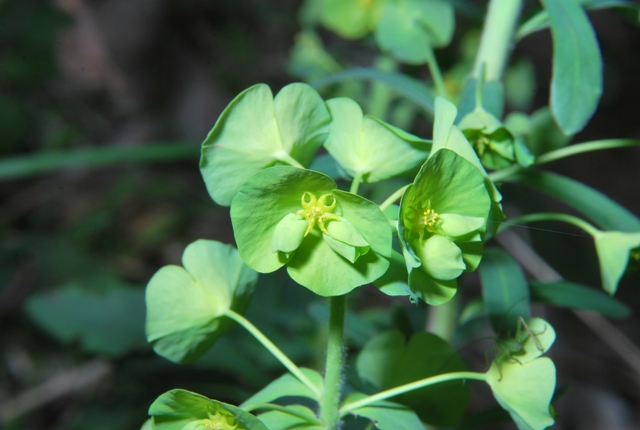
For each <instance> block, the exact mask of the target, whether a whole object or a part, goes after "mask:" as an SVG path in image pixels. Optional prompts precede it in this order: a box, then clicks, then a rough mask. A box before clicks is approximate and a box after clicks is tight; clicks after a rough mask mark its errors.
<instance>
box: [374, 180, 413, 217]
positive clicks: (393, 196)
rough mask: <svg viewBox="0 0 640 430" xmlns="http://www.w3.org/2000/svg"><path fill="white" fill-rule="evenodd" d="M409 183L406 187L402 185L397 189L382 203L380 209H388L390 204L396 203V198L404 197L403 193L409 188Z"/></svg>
mask: <svg viewBox="0 0 640 430" xmlns="http://www.w3.org/2000/svg"><path fill="white" fill-rule="evenodd" d="M409 185H411V184H409ZM409 185H405V186H404V187H402V188H400V189H399V190H397V191H396V192H395V193H393V194H391V195H390V196H389V197H388V198H387V199H386V200H385V201H384V202H382V204H381V205H380V210H381V211H382V212H384V211H386V210H387V208H388V207H389V206H391V205H392V204H394V203H395V202H396V200H398V199H399V198H400V197H402V195H403V194H404V192H405V191H406V190H407V188H408V187H409Z"/></svg>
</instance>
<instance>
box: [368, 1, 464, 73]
mask: <svg viewBox="0 0 640 430" xmlns="http://www.w3.org/2000/svg"><path fill="white" fill-rule="evenodd" d="M454 28H455V17H454V13H453V5H452V4H451V3H450V2H449V1H446V0H397V1H394V2H388V3H387V4H385V6H384V9H383V12H382V16H381V17H380V21H379V22H378V26H377V28H376V40H377V41H378V45H380V48H381V49H382V50H384V51H389V52H390V53H391V54H392V55H393V56H394V57H396V58H397V59H398V60H400V61H404V62H406V63H409V64H423V63H425V62H426V61H427V59H428V58H429V57H430V56H432V55H433V53H432V52H431V49H432V48H433V47H442V46H446V45H448V44H449V42H450V41H451V37H452V36H453V30H454Z"/></svg>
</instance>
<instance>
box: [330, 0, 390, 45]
mask: <svg viewBox="0 0 640 430" xmlns="http://www.w3.org/2000/svg"><path fill="white" fill-rule="evenodd" d="M384 1H385V0H321V2H322V6H321V7H322V9H321V13H322V23H323V24H324V26H325V27H327V28H328V29H329V30H331V31H334V32H336V33H337V34H339V35H340V36H341V37H344V38H345V39H360V38H362V37H364V36H366V35H367V34H369V33H370V32H371V31H373V29H374V28H375V27H376V24H377V23H378V19H379V18H380V13H381V11H382V5H383V3H384Z"/></svg>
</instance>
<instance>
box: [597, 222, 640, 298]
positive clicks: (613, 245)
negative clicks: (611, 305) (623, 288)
mask: <svg viewBox="0 0 640 430" xmlns="http://www.w3.org/2000/svg"><path fill="white" fill-rule="evenodd" d="M593 238H594V240H595V242H596V251H597V252H598V260H599V261H600V274H601V277H602V286H603V288H604V290H605V291H606V292H607V293H609V294H611V295H613V294H614V293H615V292H616V290H617V289H618V282H620V278H621V277H622V275H623V274H624V272H625V270H626V268H627V266H628V265H629V262H632V263H635V264H636V265H637V264H638V263H640V232H638V233H625V232H622V231H597V232H595V234H594V236H593Z"/></svg>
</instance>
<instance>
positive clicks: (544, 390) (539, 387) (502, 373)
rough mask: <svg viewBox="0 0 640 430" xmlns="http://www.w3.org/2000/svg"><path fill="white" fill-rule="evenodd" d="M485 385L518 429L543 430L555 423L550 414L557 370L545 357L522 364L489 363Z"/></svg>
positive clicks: (512, 362)
mask: <svg viewBox="0 0 640 430" xmlns="http://www.w3.org/2000/svg"><path fill="white" fill-rule="evenodd" d="M486 381H487V384H489V386H490V387H491V391H492V392H493V395H494V397H495V398H496V400H497V401H498V403H500V405H501V406H502V407H503V408H504V409H505V410H506V411H508V412H509V414H510V415H511V418H512V419H513V420H514V421H515V423H516V425H517V426H518V429H520V430H543V429H545V428H547V427H549V426H551V425H552V424H553V423H554V419H553V417H552V416H551V414H550V412H549V406H550V403H551V398H552V396H553V392H554V389H555V385H556V368H555V366H554V364H553V362H552V361H551V360H550V359H548V358H546V357H542V358H537V359H535V360H533V361H530V362H528V363H525V364H519V363H517V362H516V361H511V362H503V363H501V364H500V368H498V362H497V361H494V362H493V363H491V367H490V368H489V371H488V372H487V380H486Z"/></svg>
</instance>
